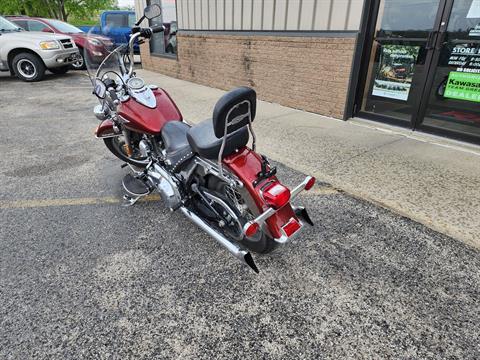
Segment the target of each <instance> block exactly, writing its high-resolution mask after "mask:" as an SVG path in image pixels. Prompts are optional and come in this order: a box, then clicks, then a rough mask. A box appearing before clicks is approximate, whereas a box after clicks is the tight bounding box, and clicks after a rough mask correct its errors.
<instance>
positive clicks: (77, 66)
mask: <svg viewBox="0 0 480 360" xmlns="http://www.w3.org/2000/svg"><path fill="white" fill-rule="evenodd" d="M78 50H79V54H78V56H77V61H75V62H74V63H72V65H71V67H72V69H73V70H85V69H86V68H87V67H86V64H85V55H84V53H83V49H81V48H79V49H78Z"/></svg>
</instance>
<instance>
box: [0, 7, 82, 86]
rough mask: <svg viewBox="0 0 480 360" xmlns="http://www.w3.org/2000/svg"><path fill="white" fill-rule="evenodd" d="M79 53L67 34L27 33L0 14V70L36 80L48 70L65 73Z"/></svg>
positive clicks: (25, 78) (23, 78)
mask: <svg viewBox="0 0 480 360" xmlns="http://www.w3.org/2000/svg"><path fill="white" fill-rule="evenodd" d="M78 54H79V53H78V48H77V46H76V45H75V42H74V41H73V40H72V38H71V37H69V36H65V35H54V34H47V33H43V32H32V31H30V32H27V31H24V30H23V29H21V28H19V27H18V26H17V25H15V24H14V23H12V22H10V21H8V20H7V19H5V18H4V17H2V16H0V71H10V73H11V74H12V75H15V76H17V77H18V78H19V79H21V80H24V81H39V80H41V79H42V78H43V76H44V75H45V70H47V69H48V70H50V71H51V72H53V73H54V74H64V73H66V72H67V71H68V69H69V66H70V64H72V63H73V62H74V61H76V59H77V56H78Z"/></svg>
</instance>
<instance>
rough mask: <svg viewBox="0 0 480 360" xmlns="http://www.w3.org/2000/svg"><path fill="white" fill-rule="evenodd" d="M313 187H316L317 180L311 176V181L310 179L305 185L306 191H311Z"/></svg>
mask: <svg viewBox="0 0 480 360" xmlns="http://www.w3.org/2000/svg"><path fill="white" fill-rule="evenodd" d="M313 185H315V178H314V177H313V176H310V179H308V181H307V183H306V184H305V190H307V191H308V190H310V189H311V188H312V187H313Z"/></svg>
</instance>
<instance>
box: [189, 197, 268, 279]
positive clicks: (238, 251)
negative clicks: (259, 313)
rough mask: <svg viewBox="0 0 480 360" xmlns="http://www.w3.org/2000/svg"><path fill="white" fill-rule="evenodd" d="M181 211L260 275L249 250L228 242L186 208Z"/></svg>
mask: <svg viewBox="0 0 480 360" xmlns="http://www.w3.org/2000/svg"><path fill="white" fill-rule="evenodd" d="M180 211H181V212H182V213H183V214H184V215H185V216H186V217H187V218H189V219H190V220H191V221H192V222H193V223H195V224H196V225H197V226H198V227H200V228H201V229H202V230H203V231H205V232H206V233H207V234H208V235H210V236H211V237H213V238H214V239H215V240H216V241H217V242H218V243H219V244H220V245H222V246H223V247H224V248H225V249H227V250H228V251H229V252H230V254H232V255H233V256H235V257H236V258H237V259H238V260H240V261H241V262H243V263H244V264H245V265H248V266H249V267H250V268H251V269H252V270H253V271H255V272H256V273H257V274H258V273H259V271H258V268H257V265H255V261H253V257H252V255H251V254H250V252H248V251H247V250H245V249H243V248H242V247H241V246H240V245H238V244H237V243H235V242H233V241H231V240H228V239H227V238H226V237H225V236H223V235H222V234H220V233H219V232H218V231H216V230H215V229H213V228H212V227H211V226H210V225H208V224H207V223H206V222H205V221H204V220H202V219H201V218H200V217H199V216H197V215H196V214H195V213H193V212H192V211H190V210H188V209H187V208H186V207H184V206H182V207H180Z"/></svg>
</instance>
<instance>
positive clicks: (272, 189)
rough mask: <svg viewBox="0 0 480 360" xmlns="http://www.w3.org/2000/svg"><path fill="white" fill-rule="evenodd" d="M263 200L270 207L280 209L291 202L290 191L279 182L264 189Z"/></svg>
mask: <svg viewBox="0 0 480 360" xmlns="http://www.w3.org/2000/svg"><path fill="white" fill-rule="evenodd" d="M263 199H264V200H265V202H266V203H267V205H268V206H271V207H272V208H274V209H280V208H281V207H283V206H284V205H285V204H287V203H288V202H289V201H290V190H288V188H287V187H285V186H283V185H282V184H280V183H279V182H274V183H271V184H269V185H268V186H267V187H266V188H265V189H263Z"/></svg>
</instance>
